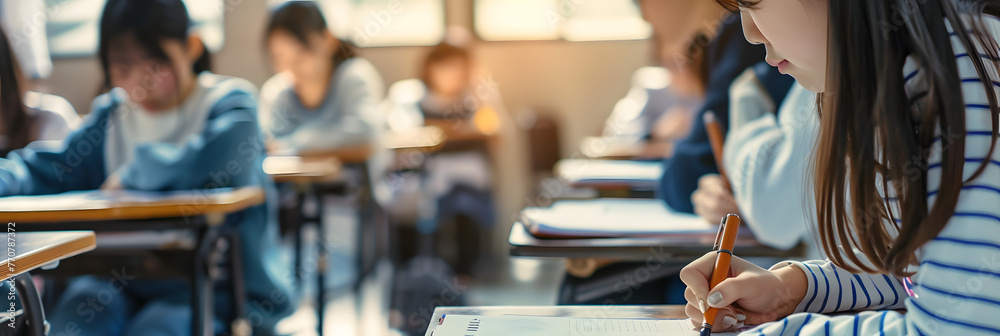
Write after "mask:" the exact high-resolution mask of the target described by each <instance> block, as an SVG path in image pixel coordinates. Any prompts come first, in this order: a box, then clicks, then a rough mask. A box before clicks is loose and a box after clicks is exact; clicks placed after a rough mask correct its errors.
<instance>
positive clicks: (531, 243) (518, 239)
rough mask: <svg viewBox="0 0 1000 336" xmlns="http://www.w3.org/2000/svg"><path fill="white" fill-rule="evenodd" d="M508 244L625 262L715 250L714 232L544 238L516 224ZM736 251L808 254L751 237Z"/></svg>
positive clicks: (539, 253)
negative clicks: (781, 248) (682, 234)
mask: <svg viewBox="0 0 1000 336" xmlns="http://www.w3.org/2000/svg"><path fill="white" fill-rule="evenodd" d="M507 241H508V243H509V244H510V246H511V251H510V254H511V256H516V257H549V258H613V259H621V260H623V261H645V260H647V259H649V258H650V257H654V258H657V259H672V260H676V259H678V258H681V259H692V260H693V259H695V258H697V257H700V256H702V255H704V254H705V253H707V252H709V251H710V250H711V249H712V245H713V243H714V242H715V234H714V233H713V234H703V235H690V236H687V235H685V236H678V237H657V238H585V239H541V238H536V237H535V236H532V235H531V233H529V232H528V229H527V228H525V227H524V224H521V223H520V222H516V223H514V225H513V226H512V227H511V229H510V236H509V237H508V240H507ZM736 252H737V253H736V254H737V255H739V256H746V257H796V256H802V255H803V254H804V253H805V248H804V247H803V245H802V244H799V245H797V246H796V247H794V248H792V249H790V250H778V249H774V248H771V247H767V246H764V245H762V244H761V243H759V242H757V241H756V240H755V239H753V237H752V236H741V238H739V239H737V240H736Z"/></svg>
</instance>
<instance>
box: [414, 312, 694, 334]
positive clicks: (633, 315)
mask: <svg viewBox="0 0 1000 336" xmlns="http://www.w3.org/2000/svg"><path fill="white" fill-rule="evenodd" d="M442 315H483V316H504V315H519V316H557V317H578V318H625V319H646V318H658V319H682V318H687V315H685V314H684V306H682V305H663V306H624V305H607V306H525V307H517V306H494V307H437V308H435V309H434V314H433V315H432V316H431V319H430V326H429V327H428V328H427V333H426V335H430V334H431V333H432V332H433V331H434V328H435V327H437V321H438V320H439V319H440V318H441V316H442Z"/></svg>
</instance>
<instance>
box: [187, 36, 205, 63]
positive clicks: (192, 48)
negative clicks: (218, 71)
mask: <svg viewBox="0 0 1000 336" xmlns="http://www.w3.org/2000/svg"><path fill="white" fill-rule="evenodd" d="M204 53H205V43H204V42H202V40H201V36H200V35H198V33H191V34H190V35H188V39H187V57H188V60H190V61H191V63H195V62H197V61H198V59H199V58H201V55H202V54H204Z"/></svg>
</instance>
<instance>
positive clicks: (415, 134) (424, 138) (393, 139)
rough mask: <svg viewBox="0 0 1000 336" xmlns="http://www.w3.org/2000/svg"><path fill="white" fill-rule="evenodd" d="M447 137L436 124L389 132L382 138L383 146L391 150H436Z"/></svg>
mask: <svg viewBox="0 0 1000 336" xmlns="http://www.w3.org/2000/svg"><path fill="white" fill-rule="evenodd" d="M445 140H447V137H446V136H445V132H444V130H442V129H441V128H440V127H437V126H424V127H418V128H414V129H410V130H404V131H399V132H389V133H387V134H386V135H385V137H384V139H383V144H384V145H385V148H388V149H393V150H419V151H423V152H432V151H436V150H438V149H440V148H441V146H443V145H444V142H445Z"/></svg>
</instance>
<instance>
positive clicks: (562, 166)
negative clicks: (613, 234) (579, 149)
mask: <svg viewBox="0 0 1000 336" xmlns="http://www.w3.org/2000/svg"><path fill="white" fill-rule="evenodd" d="M556 171H557V173H558V175H559V177H560V178H562V179H564V180H566V182H568V183H570V184H622V185H631V186H634V187H637V188H650V189H652V188H655V186H656V184H657V181H659V179H660V176H661V175H663V164H662V163H660V162H656V161H615V160H561V161H559V163H558V165H557V166H556Z"/></svg>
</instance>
